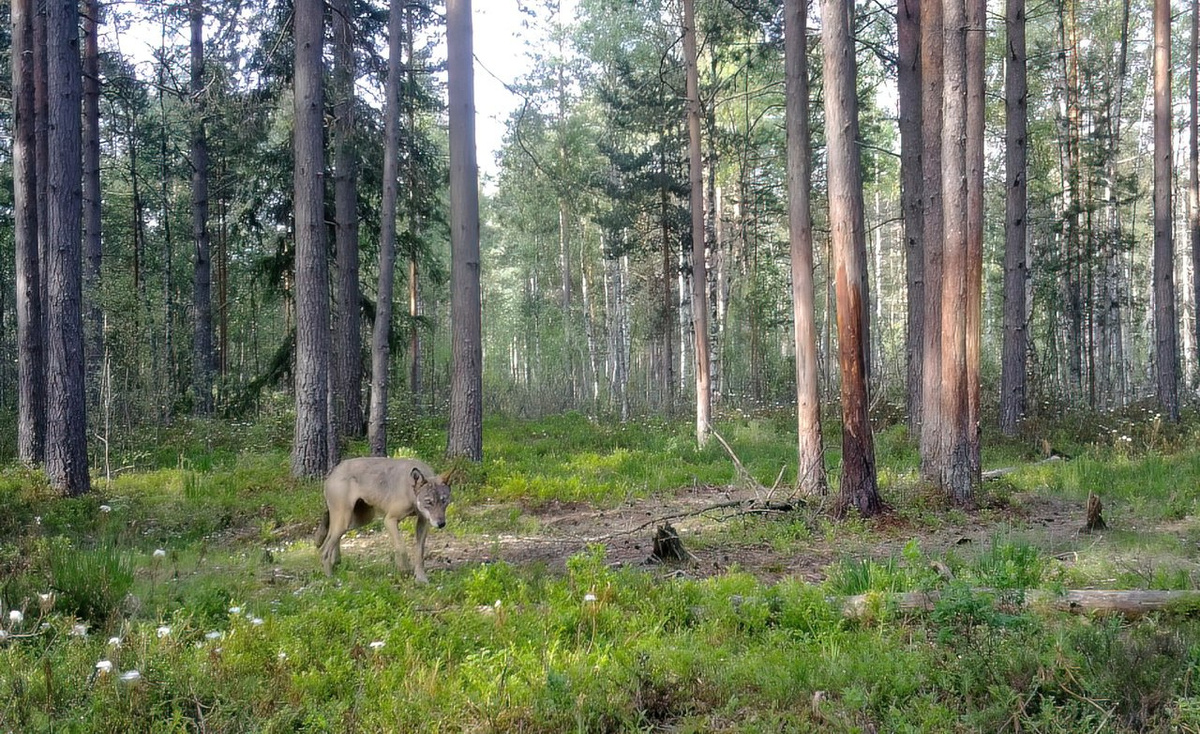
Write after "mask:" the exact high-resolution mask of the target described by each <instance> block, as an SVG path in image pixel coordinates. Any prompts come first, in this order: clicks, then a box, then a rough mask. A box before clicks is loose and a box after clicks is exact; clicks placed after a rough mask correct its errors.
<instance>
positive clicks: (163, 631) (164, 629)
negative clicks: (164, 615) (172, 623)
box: [158, 624, 171, 637]
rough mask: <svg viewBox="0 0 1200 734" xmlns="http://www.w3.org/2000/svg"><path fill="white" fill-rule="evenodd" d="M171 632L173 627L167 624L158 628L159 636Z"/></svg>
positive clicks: (164, 635)
mask: <svg viewBox="0 0 1200 734" xmlns="http://www.w3.org/2000/svg"><path fill="white" fill-rule="evenodd" d="M169 634H171V628H170V627H168V626H166V625H165V624H164V625H163V626H162V627H159V628H158V636H159V637H166V636H167V635H169Z"/></svg>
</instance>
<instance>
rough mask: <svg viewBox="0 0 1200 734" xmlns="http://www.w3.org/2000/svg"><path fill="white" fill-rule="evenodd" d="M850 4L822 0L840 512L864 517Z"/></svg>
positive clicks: (875, 493) (867, 485) (871, 496)
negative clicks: (838, 398) (839, 420)
mask: <svg viewBox="0 0 1200 734" xmlns="http://www.w3.org/2000/svg"><path fill="white" fill-rule="evenodd" d="M852 9H853V6H852V5H851V4H849V3H848V2H847V0H825V3H824V5H823V7H822V13H821V18H822V27H821V35H822V45H823V46H824V51H825V68H824V76H825V121H826V130H827V135H828V139H827V143H826V145H827V155H828V160H829V224H830V228H831V230H832V240H833V253H834V255H833V272H834V278H835V282H836V289H837V313H838V320H837V321H838V361H839V364H840V366H841V372H842V479H841V487H840V490H839V494H838V500H837V505H836V512H837V514H838V515H844V514H846V513H847V512H848V511H850V509H851V508H853V509H856V510H858V512H859V514H861V515H862V516H864V517H870V516H872V515H876V514H878V513H880V512H881V511H882V510H883V505H882V502H881V501H880V499H879V489H878V485H877V484H876V476H875V447H874V440H873V438H872V435H871V421H870V417H869V415H868V408H869V406H868V403H867V375H866V366H867V364H866V350H867V343H866V334H864V333H863V331H862V323H863V310H864V309H866V308H867V304H866V300H865V296H866V294H865V292H864V290H863V280H864V273H865V271H866V263H865V262H863V259H862V253H863V252H865V250H866V245H865V237H866V234H865V231H864V229H863V194H862V178H861V176H862V174H861V170H862V167H861V160H860V155H859V150H858V97H857V94H856V91H855V83H856V75H857V72H856V62H855V56H854V39H853V36H852V35H851V28H852V25H853V24H852V22H851V12H852Z"/></svg>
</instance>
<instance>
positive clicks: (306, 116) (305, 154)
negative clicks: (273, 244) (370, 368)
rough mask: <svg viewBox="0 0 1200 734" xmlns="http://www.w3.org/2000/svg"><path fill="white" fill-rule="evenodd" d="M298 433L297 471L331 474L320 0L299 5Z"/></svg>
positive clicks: (296, 141) (294, 465)
mask: <svg viewBox="0 0 1200 734" xmlns="http://www.w3.org/2000/svg"><path fill="white" fill-rule="evenodd" d="M294 17H295V21H294V22H295V39H296V41H295V43H296V66H295V123H294V124H295V133H294V145H295V159H296V164H295V180H294V185H295V202H294V205H295V236H296V282H295V294H296V296H295V301H296V433H295V443H294V445H293V446H292V473H293V474H295V475H296V476H305V477H319V476H323V475H324V474H325V472H326V471H327V470H328V469H329V458H330V457H329V439H330V426H329V264H328V257H327V249H326V245H325V162H324V147H323V141H322V125H323V122H324V97H323V90H322V79H321V77H322V71H323V69H322V60H321V50H322V49H321V47H322V43H323V41H324V35H325V34H324V14H323V3H322V2H321V0H296V3H295V16H294Z"/></svg>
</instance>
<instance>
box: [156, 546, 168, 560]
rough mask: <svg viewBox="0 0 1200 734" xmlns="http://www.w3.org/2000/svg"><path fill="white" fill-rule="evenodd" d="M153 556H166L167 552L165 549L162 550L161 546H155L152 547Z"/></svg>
mask: <svg viewBox="0 0 1200 734" xmlns="http://www.w3.org/2000/svg"><path fill="white" fill-rule="evenodd" d="M154 557H155V558H166V557H167V552H166V551H165V550H163V549H162V548H155V549H154Z"/></svg>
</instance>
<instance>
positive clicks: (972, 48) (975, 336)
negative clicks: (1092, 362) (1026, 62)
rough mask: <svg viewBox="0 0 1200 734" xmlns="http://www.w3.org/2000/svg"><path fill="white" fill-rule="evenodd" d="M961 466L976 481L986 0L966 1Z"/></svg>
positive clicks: (979, 461)
mask: <svg viewBox="0 0 1200 734" xmlns="http://www.w3.org/2000/svg"><path fill="white" fill-rule="evenodd" d="M966 35H967V38H966V63H967V121H966V122H967V131H966V132H967V144H966V159H967V161H966V162H967V251H966V256H967V263H966V276H967V277H966V286H967V299H966V306H967V308H966V329H967V334H966V368H967V373H966V380H967V388H966V389H967V465H968V467H969V470H970V472H971V484H972V486H978V485H979V483H980V482H981V481H982V480H981V479H980V473H981V472H982V470H983V469H982V456H981V450H982V447H981V446H980V441H981V437H982V436H981V429H982V421H981V418H980V397H981V388H980V383H979V371H980V362H981V348H982V337H983V213H984V212H983V207H984V203H983V166H984V153H983V132H984V106H983V104H984V103H983V97H984V91H985V90H984V64H985V50H986V48H985V47H986V40H987V0H967V30H966Z"/></svg>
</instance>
